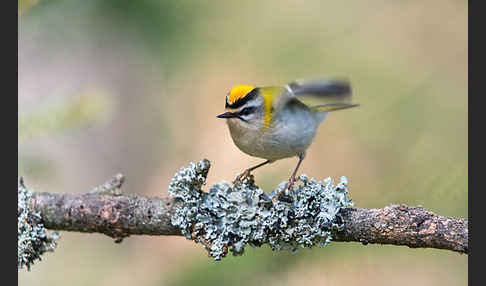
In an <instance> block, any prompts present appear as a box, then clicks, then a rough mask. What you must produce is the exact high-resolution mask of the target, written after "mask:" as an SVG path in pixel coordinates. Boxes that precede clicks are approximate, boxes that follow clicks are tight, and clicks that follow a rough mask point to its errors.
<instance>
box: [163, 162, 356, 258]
mask: <svg viewBox="0 0 486 286" xmlns="http://www.w3.org/2000/svg"><path fill="white" fill-rule="evenodd" d="M209 167H210V163H209V161H208V160H203V161H199V162H198V163H190V165H189V167H188V168H182V169H181V170H180V171H179V172H177V173H176V174H175V176H174V177H173V179H172V181H171V182H170V185H169V194H170V196H171V197H172V198H174V199H175V200H177V201H180V202H181V203H180V204H178V206H177V207H176V210H175V213H174V215H173V216H172V218H171V222H172V224H173V225H174V226H177V227H179V228H180V229H181V232H182V234H183V235H184V236H185V237H186V238H187V239H190V240H194V241H195V242H197V243H201V244H203V246H204V247H205V248H206V250H207V251H208V254H209V255H210V256H211V257H213V258H214V259H215V260H220V259H222V258H223V257H225V256H226V254H227V253H228V250H229V251H231V252H232V253H233V255H242V254H243V252H244V249H245V246H246V245H250V246H261V245H263V244H265V243H267V244H269V245H270V247H271V248H272V249H273V250H292V251H297V250H298V248H299V247H301V248H311V247H313V246H324V245H327V244H329V243H330V242H331V239H332V233H333V232H334V231H338V230H341V229H342V228H343V220H342V218H341V216H340V213H339V211H340V210H341V209H342V208H346V207H349V206H352V205H353V203H352V201H351V200H350V199H349V198H348V190H347V179H346V177H341V180H340V182H339V183H338V184H337V185H334V182H333V180H332V179H331V178H326V179H325V180H324V181H323V182H321V181H317V180H315V179H314V178H311V179H309V177H308V176H306V175H301V176H300V177H299V180H298V183H297V184H295V185H294V188H293V189H292V190H291V191H290V192H287V193H286V194H285V195H284V196H281V198H280V200H272V199H274V198H275V196H276V195H277V194H278V193H280V191H281V190H282V189H283V188H285V186H286V183H287V182H282V183H281V184H279V186H278V187H277V189H276V190H274V191H273V192H272V193H271V194H266V193H265V192H264V191H263V190H262V189H261V188H259V187H258V186H257V185H255V182H254V180H253V177H252V176H250V177H249V178H248V179H245V180H244V181H243V182H236V183H235V184H233V185H231V184H229V183H227V182H221V183H218V184H215V185H213V186H212V187H211V188H210V190H209V192H204V191H203V190H202V187H203V185H205V183H206V176H207V173H208V170H209Z"/></svg>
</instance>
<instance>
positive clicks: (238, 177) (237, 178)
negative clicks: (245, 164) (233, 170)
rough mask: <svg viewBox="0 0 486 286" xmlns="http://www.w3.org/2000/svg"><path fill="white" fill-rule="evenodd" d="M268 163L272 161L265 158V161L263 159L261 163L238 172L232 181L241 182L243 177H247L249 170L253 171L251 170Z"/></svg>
mask: <svg viewBox="0 0 486 286" xmlns="http://www.w3.org/2000/svg"><path fill="white" fill-rule="evenodd" d="M268 163H272V161H271V160H267V161H265V162H263V163H260V164H258V165H256V166H253V167H251V168H248V169H246V170H245V171H243V173H241V174H239V175H238V176H237V177H236V179H235V180H234V181H233V183H234V182H236V181H240V182H243V180H244V179H246V178H248V177H249V176H250V172H251V171H253V170H255V169H257V168H260V167H261V166H264V165H266V164H268Z"/></svg>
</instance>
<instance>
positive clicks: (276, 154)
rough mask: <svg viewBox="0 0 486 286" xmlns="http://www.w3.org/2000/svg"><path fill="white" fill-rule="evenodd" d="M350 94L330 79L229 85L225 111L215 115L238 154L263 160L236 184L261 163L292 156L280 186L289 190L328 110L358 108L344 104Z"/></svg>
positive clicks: (345, 84) (345, 86) (341, 82)
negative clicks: (287, 174) (289, 172)
mask: <svg viewBox="0 0 486 286" xmlns="http://www.w3.org/2000/svg"><path fill="white" fill-rule="evenodd" d="M351 95H352V93H351V86H350V84H349V82H348V81H346V80H335V79H317V80H308V81H295V82H292V83H289V84H287V85H285V86H283V87H282V86H271V87H255V86H251V85H236V86H235V87H233V88H232V89H231V91H230V92H229V93H228V94H227V96H226V106H225V108H226V112H225V113H223V114H220V115H218V116H217V117H218V118H226V122H227V123H228V127H229V130H230V133H231V137H232V138H233V142H234V143H235V144H236V146H237V147H238V148H239V149H240V150H241V151H243V152H245V153H246V154H248V155H250V156H254V157H259V158H263V159H266V161H265V162H263V163H260V164H258V165H256V166H253V167H251V168H248V169H246V170H245V171H244V172H243V173H242V174H240V175H239V176H238V177H237V180H242V179H244V178H246V177H248V176H250V172H251V171H253V170H255V169H257V168H259V167H261V166H263V165H266V164H268V163H272V162H274V161H276V160H280V159H284V158H289V157H293V156H297V157H298V158H299V162H298V163H297V167H296V168H295V170H294V172H293V173H292V175H291V176H290V178H289V181H288V184H287V186H286V188H285V189H288V190H290V189H292V187H293V184H294V182H295V176H296V174H297V170H298V169H299V166H300V164H301V163H302V160H303V159H304V157H305V154H306V150H307V148H309V146H310V145H311V143H312V140H313V139H314V137H315V135H316V131H317V128H318V127H319V125H320V123H321V122H322V121H324V119H326V118H327V116H328V114H329V112H331V111H335V110H341V109H346V108H351V107H355V106H358V105H357V104H351V103H350V101H351ZM285 189H284V190H285ZM280 194H282V193H280ZM280 194H279V195H278V196H280ZM278 196H277V197H278Z"/></svg>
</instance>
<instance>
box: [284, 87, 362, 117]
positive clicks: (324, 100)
mask: <svg viewBox="0 0 486 286" xmlns="http://www.w3.org/2000/svg"><path fill="white" fill-rule="evenodd" d="M282 98H283V100H282V101H281V102H280V104H285V103H287V102H289V101H290V100H291V99H293V98H297V99H298V100H299V101H300V102H302V103H304V104H305V105H307V106H308V107H309V108H311V109H314V110H318V111H333V110H339V109H344V108H350V107H354V106H357V105H356V104H351V99H352V91H351V85H350V83H349V82H348V81H347V80H338V79H314V80H298V81H294V82H292V83H289V84H287V85H286V86H285V91H284V93H283V96H282Z"/></svg>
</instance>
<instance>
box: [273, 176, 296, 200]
mask: <svg viewBox="0 0 486 286" xmlns="http://www.w3.org/2000/svg"><path fill="white" fill-rule="evenodd" d="M294 183H295V178H290V180H289V182H288V183H287V185H286V186H285V188H283V189H282V190H281V191H280V192H279V193H278V194H277V195H276V196H275V197H274V198H273V201H274V202H276V201H283V202H288V203H291V202H293V201H294V199H293V198H292V196H290V191H291V190H293V188H294ZM287 191H288V195H287V194H285V193H287Z"/></svg>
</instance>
